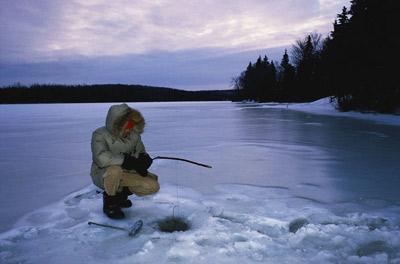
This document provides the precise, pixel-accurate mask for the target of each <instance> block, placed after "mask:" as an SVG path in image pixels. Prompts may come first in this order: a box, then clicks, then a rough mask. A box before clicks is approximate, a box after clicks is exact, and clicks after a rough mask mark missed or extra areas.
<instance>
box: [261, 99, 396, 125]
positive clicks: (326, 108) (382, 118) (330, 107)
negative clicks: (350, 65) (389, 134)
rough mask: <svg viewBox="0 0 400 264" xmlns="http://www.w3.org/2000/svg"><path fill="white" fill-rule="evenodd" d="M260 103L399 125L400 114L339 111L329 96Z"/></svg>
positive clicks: (270, 106) (264, 105)
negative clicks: (286, 102) (305, 99)
mask: <svg viewBox="0 0 400 264" xmlns="http://www.w3.org/2000/svg"><path fill="white" fill-rule="evenodd" d="M261 105H262V107H266V108H286V109H291V110H297V111H303V112H308V113H313V114H319V115H331V116H342V117H352V118H358V119H363V120H370V121H374V122H377V123H381V124H388V125H396V126H400V115H391V114H378V113H361V112H356V111H348V112H340V111H338V110H337V106H336V102H335V101H333V102H331V99H330V97H326V98H322V99H319V100H317V101H314V102H311V103H289V104H277V103H266V104H261Z"/></svg>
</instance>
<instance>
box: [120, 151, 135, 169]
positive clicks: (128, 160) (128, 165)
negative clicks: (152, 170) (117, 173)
mask: <svg viewBox="0 0 400 264" xmlns="http://www.w3.org/2000/svg"><path fill="white" fill-rule="evenodd" d="M124 155H125V158H124V162H123V163H122V165H121V167H122V168H123V169H125V170H136V169H135V168H136V167H137V166H138V164H139V159H137V158H135V157H134V156H131V155H130V154H124Z"/></svg>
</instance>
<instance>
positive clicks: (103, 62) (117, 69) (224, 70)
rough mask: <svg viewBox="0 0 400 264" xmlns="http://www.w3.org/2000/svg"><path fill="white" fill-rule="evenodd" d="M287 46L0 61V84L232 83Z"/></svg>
mask: <svg viewBox="0 0 400 264" xmlns="http://www.w3.org/2000/svg"><path fill="white" fill-rule="evenodd" d="M284 49H285V47H279V48H272V49H264V50H251V51H245V52H230V53H225V52H224V51H225V50H221V49H210V48H207V49H195V50H183V51H176V52H162V51H159V52H155V53H153V54H151V55H148V54H136V55H124V56H103V57H89V58H86V57H85V58H75V59H70V60H63V61H49V62H39V63H26V64H18V65H5V64H0V86H6V85H12V84H14V83H16V82H20V83H22V84H28V85H29V84H33V83H62V84H82V83H87V84H94V83H124V84H132V83H136V84H145V85H153V86H164V87H174V88H180V89H186V90H199V89H200V90H201V89H228V88H229V87H230V81H231V78H232V77H234V76H238V75H239V74H240V72H241V71H243V70H244V69H245V68H246V66H247V65H248V63H249V60H252V61H253V62H254V61H255V60H256V59H257V57H258V56H259V55H264V54H267V55H268V56H269V58H270V59H271V60H272V59H273V60H280V59H281V57H282V54H283V51H284Z"/></svg>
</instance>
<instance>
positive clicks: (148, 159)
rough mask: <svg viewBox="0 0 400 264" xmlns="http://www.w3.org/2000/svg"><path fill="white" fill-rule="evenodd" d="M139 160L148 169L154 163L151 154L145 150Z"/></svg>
mask: <svg viewBox="0 0 400 264" xmlns="http://www.w3.org/2000/svg"><path fill="white" fill-rule="evenodd" d="M139 162H140V163H141V164H143V167H145V168H146V169H148V168H150V166H151V164H152V163H153V159H152V158H151V157H150V156H149V154H147V153H144V152H143V153H140V154H139Z"/></svg>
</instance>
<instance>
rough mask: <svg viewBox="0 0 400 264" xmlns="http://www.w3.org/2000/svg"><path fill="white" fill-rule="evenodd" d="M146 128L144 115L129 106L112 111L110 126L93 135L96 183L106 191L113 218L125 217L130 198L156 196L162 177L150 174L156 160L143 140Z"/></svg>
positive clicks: (105, 200)
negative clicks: (125, 209) (150, 154)
mask: <svg viewBox="0 0 400 264" xmlns="http://www.w3.org/2000/svg"><path fill="white" fill-rule="evenodd" d="M144 126H145V120H144V118H143V116H142V114H141V113H140V112H139V111H137V110H135V109H133V108H130V107H129V106H128V105H127V104H119V105H113V106H111V107H110V109H109V110H108V114H107V118H106V125H105V126H104V127H100V128H98V129H96V130H95V131H94V132H93V135H92V143H91V146H92V158H93V163H92V168H91V173H90V174H91V177H92V180H93V183H94V184H95V185H96V186H98V187H100V188H101V189H103V190H104V192H103V212H104V213H105V214H106V215H107V216H108V217H110V218H113V219H121V218H124V213H123V212H122V211H121V207H122V208H128V207H131V206H132V202H131V201H130V200H128V196H129V195H131V194H133V193H134V194H136V195H138V196H144V195H149V194H154V193H156V192H158V190H159V189H160V185H159V184H158V177H157V176H156V175H155V174H153V173H150V172H148V171H147V169H148V168H149V167H150V166H151V164H152V162H153V160H152V159H151V158H150V156H149V155H148V154H147V153H146V150H145V147H144V145H143V142H142V140H141V136H140V135H141V134H142V133H143V129H144Z"/></svg>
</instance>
